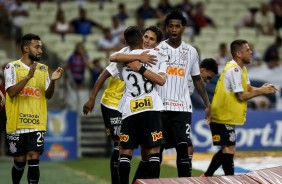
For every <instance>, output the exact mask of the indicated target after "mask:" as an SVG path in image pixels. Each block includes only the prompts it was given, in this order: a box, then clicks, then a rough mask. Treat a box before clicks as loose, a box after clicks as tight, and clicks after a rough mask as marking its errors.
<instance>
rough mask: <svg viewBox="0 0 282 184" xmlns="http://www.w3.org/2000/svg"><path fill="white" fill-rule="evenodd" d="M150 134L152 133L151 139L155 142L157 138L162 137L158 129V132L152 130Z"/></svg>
mask: <svg viewBox="0 0 282 184" xmlns="http://www.w3.org/2000/svg"><path fill="white" fill-rule="evenodd" d="M151 134H152V138H153V141H154V142H156V141H157V140H159V139H162V138H163V132H162V131H159V132H152V133H151Z"/></svg>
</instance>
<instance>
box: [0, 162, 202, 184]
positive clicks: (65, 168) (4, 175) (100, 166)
mask: <svg viewBox="0 0 282 184" xmlns="http://www.w3.org/2000/svg"><path fill="white" fill-rule="evenodd" d="M12 164H13V161H12V159H2V160H0V171H1V172H0V178H1V182H0V183H1V184H2V183H3V184H9V183H12V182H11V167H12ZM138 164H139V159H137V158H133V159H132V161H131V172H130V181H132V178H133V176H134V173H135V170H136V168H137V166H138ZM201 173H202V172H201V171H196V170H193V176H199V175H200V174H201ZM26 174H27V166H26V167H25V173H24V175H23V177H22V180H21V184H27V179H26V178H27V177H26ZM161 177H162V178H175V177H177V170H176V168H174V167H171V166H166V165H162V166H161ZM50 183H52V184H80V183H81V184H82V183H83V184H90V183H91V184H110V183H111V176H110V159H109V158H89V159H88V158H83V159H79V160H75V161H67V162H44V161H41V162H40V184H50Z"/></svg>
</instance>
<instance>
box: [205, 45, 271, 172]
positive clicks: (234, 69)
mask: <svg viewBox="0 0 282 184" xmlns="http://www.w3.org/2000/svg"><path fill="white" fill-rule="evenodd" d="M230 50H231V54H232V58H233V60H232V61H230V62H228V63H227V64H226V66H225V68H224V70H223V72H222V73H221V75H220V78H219V80H218V82H217V85H216V89H215V94H214V97H213V101H212V107H211V108H212V121H211V123H210V129H211V133H212V139H213V144H214V145H216V146H221V149H220V150H219V151H218V152H217V153H216V154H215V155H214V156H213V158H212V160H211V163H210V165H209V167H208V169H207V171H206V172H205V173H204V174H203V175H202V176H212V175H213V173H214V172H215V171H216V170H217V169H218V168H219V167H220V166H221V165H222V168H223V170H224V173H225V175H234V154H235V144H236V136H235V125H243V124H244V122H245V121H246V111H247V101H248V100H249V99H251V98H253V97H255V96H258V95H262V94H271V93H275V92H276V91H277V89H276V88H275V87H274V86H273V85H272V84H264V85H263V86H261V87H259V88H255V87H252V86H251V84H250V81H249V78H248V74H247V69H246V65H247V64H250V60H251V57H252V54H253V52H252V50H251V49H250V47H249V44H248V42H247V41H246V40H235V41H233V42H232V43H231V46H230ZM223 99H224V100H223Z"/></svg>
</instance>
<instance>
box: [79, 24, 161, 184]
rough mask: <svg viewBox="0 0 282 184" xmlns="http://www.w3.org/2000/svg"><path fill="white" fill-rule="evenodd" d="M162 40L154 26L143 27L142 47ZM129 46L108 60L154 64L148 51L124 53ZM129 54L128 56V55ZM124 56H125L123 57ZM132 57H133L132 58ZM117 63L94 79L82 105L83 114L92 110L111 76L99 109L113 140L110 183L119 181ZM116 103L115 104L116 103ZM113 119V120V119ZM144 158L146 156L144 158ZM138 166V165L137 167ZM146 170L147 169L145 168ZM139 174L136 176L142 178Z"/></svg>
mask: <svg viewBox="0 0 282 184" xmlns="http://www.w3.org/2000/svg"><path fill="white" fill-rule="evenodd" d="M161 40H162V32H161V30H160V29H159V28H157V27H156V26H150V27H148V28H146V29H145V33H144V35H143V48H154V47H155V46H156V45H158V44H159V43H160V41H161ZM130 51H131V49H130V47H124V48H123V49H121V50H120V51H118V52H115V53H114V54H112V55H111V57H110V60H114V59H116V58H118V59H121V60H126V59H129V60H130V61H132V60H139V61H141V62H143V63H148V64H150V63H151V64H154V63H155V57H156V56H154V55H150V54H148V51H144V52H143V53H142V54H138V55H133V54H132V55H126V54H125V53H128V52H130ZM128 56H129V57H128ZM124 57H125V58H124ZM133 58H134V59H133ZM116 65H117V63H111V64H110V65H109V66H108V67H107V68H106V69H104V71H103V72H102V73H101V75H100V76H99V78H98V80H97V81H96V83H95V85H94V86H93V89H92V92H91V95H90V97H89V99H88V100H87V102H86V103H85V104H84V106H83V112H84V114H86V115H87V114H88V113H89V112H91V111H92V109H93V108H94V104H95V99H96V97H97V94H98V92H99V90H100V89H101V88H102V86H103V84H104V83H105V81H106V79H107V78H109V77H112V78H111V79H110V82H109V84H108V86H107V89H106V90H105V92H104V94H103V97H102V99H101V110H102V114H103V119H104V123H105V127H106V128H107V135H109V136H111V137H112V139H113V141H114V149H113V153H112V156H111V178H112V183H119V179H118V170H117V168H118V157H119V130H120V127H121V124H117V123H116V122H117V121H116V120H117V119H118V120H119V119H120V120H121V113H120V112H119V111H118V110H117V106H118V102H119V101H120V98H121V94H122V93H123V91H124V89H123V88H124V82H123V81H120V80H119V79H118V69H117V67H116ZM116 104H117V105H116ZM113 120H114V121H113ZM144 160H146V158H144ZM145 163H146V162H145V161H144V162H141V163H140V164H139V165H141V166H142V167H141V168H144V167H143V165H144V164H145ZM138 168H139V167H138ZM145 170H146V171H147V169H145ZM137 171H140V172H136V173H141V174H140V175H142V174H143V173H144V172H143V170H142V169H140V170H139V169H137ZM136 175H137V176H139V174H136ZM142 177H143V175H142V176H139V177H138V178H142Z"/></svg>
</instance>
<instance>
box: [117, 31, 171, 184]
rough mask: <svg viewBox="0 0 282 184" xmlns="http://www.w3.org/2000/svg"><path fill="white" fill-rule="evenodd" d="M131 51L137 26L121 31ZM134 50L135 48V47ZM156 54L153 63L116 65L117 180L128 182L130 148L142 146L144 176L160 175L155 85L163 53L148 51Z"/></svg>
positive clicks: (138, 41)
mask: <svg viewBox="0 0 282 184" xmlns="http://www.w3.org/2000/svg"><path fill="white" fill-rule="evenodd" d="M124 36H125V40H126V42H127V44H128V45H129V46H130V47H131V48H132V49H133V51H132V52H131V54H140V53H142V52H144V50H141V49H142V34H141V32H140V30H139V28H138V27H136V26H132V27H128V28H127V29H126V30H125V32H124ZM135 49H136V50H135ZM149 54H154V55H156V56H157V63H156V65H152V66H149V65H145V64H143V65H142V64H141V63H140V62H139V61H132V62H129V63H121V64H119V71H120V75H121V78H122V79H123V80H124V82H125V85H126V88H125V89H126V90H125V93H124V96H125V98H123V99H122V102H120V104H121V105H120V107H119V108H120V109H121V112H122V127H121V132H120V145H121V148H120V163H119V175H120V183H125V184H126V183H129V173H130V160H131V158H132V154H133V149H135V148H137V147H138V145H142V146H143V147H144V148H146V149H147V151H148V160H149V161H148V177H149V178H158V177H159V174H160V155H159V151H160V145H161V143H162V125H161V114H160V111H162V110H163V109H164V107H163V105H162V101H161V98H160V97H159V95H158V93H157V91H156V89H155V85H163V84H164V83H165V81H166V80H165V78H166V74H165V71H166V61H167V59H168V58H167V56H166V55H165V54H161V53H159V52H158V51H157V50H149Z"/></svg>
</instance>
